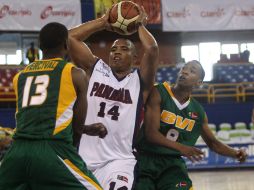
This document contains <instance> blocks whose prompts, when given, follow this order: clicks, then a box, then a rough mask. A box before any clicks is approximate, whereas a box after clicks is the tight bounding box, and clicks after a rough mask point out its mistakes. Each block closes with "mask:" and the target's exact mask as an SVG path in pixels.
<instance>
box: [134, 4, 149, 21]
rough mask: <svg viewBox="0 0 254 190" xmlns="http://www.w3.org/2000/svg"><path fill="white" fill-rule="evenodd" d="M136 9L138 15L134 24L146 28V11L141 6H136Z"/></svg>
mask: <svg viewBox="0 0 254 190" xmlns="http://www.w3.org/2000/svg"><path fill="white" fill-rule="evenodd" d="M138 9H139V12H140V15H139V18H138V19H137V21H136V22H137V24H138V25H143V26H146V24H147V22H148V16H147V14H146V11H145V9H144V7H143V6H138Z"/></svg>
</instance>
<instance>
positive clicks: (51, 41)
mask: <svg viewBox="0 0 254 190" xmlns="http://www.w3.org/2000/svg"><path fill="white" fill-rule="evenodd" d="M67 39H68V29H67V28H66V27H65V26H64V25H63V24H60V23H57V22H51V23H48V24H46V25H45V26H44V27H43V28H42V29H41V31H40V34H39V43H40V49H41V50H42V51H44V50H53V49H57V48H61V47H64V46H65V45H66V40H67Z"/></svg>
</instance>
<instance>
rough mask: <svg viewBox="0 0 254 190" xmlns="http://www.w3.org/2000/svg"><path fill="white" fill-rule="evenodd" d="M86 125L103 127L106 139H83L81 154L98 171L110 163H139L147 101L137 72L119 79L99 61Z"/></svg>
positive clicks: (94, 72)
mask: <svg viewBox="0 0 254 190" xmlns="http://www.w3.org/2000/svg"><path fill="white" fill-rule="evenodd" d="M87 101H88V109H87V116H86V121H85V124H86V125H89V124H92V123H98V122H101V123H103V124H104V125H105V126H106V128H107V130H108V134H107V136H106V137H105V138H104V139H101V138H99V137H94V136H88V135H82V138H81V141H80V146H79V154H80V155H81V157H82V158H83V159H84V160H85V162H86V164H87V166H88V169H90V170H92V171H94V170H95V169H97V168H100V167H103V166H104V165H105V164H107V163H108V162H110V161H113V160H118V159H135V157H134V155H133V153H132V152H133V140H134V136H135V132H136V130H138V129H139V125H140V123H141V121H142V120H143V114H142V112H143V109H142V108H143V97H142V92H141V82H140V76H139V73H138V71H137V70H135V71H133V72H132V73H130V74H128V75H127V76H126V77H124V78H123V79H118V78H117V77H116V76H115V75H114V73H113V72H112V70H111V68H110V67H109V66H108V65H107V64H106V63H104V62H103V61H102V60H99V61H98V62H97V63H96V64H95V66H94V69H93V71H92V74H91V78H90V80H89V86H88V92H87Z"/></svg>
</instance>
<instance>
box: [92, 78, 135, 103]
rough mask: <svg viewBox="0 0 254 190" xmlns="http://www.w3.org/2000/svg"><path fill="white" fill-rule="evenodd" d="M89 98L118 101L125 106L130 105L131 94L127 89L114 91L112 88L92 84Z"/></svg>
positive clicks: (95, 83)
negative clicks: (95, 97)
mask: <svg viewBox="0 0 254 190" xmlns="http://www.w3.org/2000/svg"><path fill="white" fill-rule="evenodd" d="M90 96H97V97H101V98H105V99H108V100H113V101H118V102H122V103H125V104H132V99H131V94H130V91H129V89H124V88H120V89H114V88H113V87H111V86H109V85H106V84H103V83H98V82H94V83H93V87H92V90H91V92H90Z"/></svg>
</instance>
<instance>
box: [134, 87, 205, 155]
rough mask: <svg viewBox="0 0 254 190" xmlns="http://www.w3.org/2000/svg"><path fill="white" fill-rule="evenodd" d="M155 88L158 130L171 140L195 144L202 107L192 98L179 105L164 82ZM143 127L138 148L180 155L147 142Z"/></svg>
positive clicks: (202, 112)
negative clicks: (158, 107)
mask: <svg viewBox="0 0 254 190" xmlns="http://www.w3.org/2000/svg"><path fill="white" fill-rule="evenodd" d="M156 88H157V89H158V91H159V93H160V96H161V105H160V107H161V118H160V132H161V133H162V134H163V135H164V136H165V137H166V138H168V139H170V140H172V141H177V142H179V143H181V144H184V145H189V146H193V145H195V143H196V141H197V139H198V137H199V136H200V133H201V129H202V125H203V122H204V118H205V112H204V109H203V107H202V106H201V105H200V104H199V103H198V102H197V101H196V100H195V99H193V98H190V99H189V100H188V101H187V102H186V103H184V104H182V105H181V104H180V103H179V102H178V101H177V99H176V98H175V97H174V95H173V93H172V91H171V87H170V86H169V84H168V83H166V82H164V83H162V84H158V85H157V86H156ZM144 128H145V126H142V129H141V130H142V131H141V133H140V137H139V140H138V145H137V148H138V150H140V151H147V152H151V153H157V154H163V155H176V156H177V155H180V152H178V151H176V150H174V149H170V148H166V147H162V146H159V145H155V144H151V143H149V142H148V141H147V139H146V138H145V135H144Z"/></svg>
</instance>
